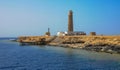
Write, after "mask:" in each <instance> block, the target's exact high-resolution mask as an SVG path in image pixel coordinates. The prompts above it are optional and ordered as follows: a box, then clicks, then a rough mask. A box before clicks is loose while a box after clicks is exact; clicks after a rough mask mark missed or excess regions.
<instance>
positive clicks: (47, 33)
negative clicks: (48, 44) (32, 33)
mask: <svg viewBox="0 0 120 70" xmlns="http://www.w3.org/2000/svg"><path fill="white" fill-rule="evenodd" d="M45 35H46V36H50V28H48V32H46V33H45Z"/></svg>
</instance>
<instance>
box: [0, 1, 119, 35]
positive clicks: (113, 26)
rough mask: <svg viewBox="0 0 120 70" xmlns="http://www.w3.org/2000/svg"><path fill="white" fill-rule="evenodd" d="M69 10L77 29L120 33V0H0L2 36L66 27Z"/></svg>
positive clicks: (36, 33)
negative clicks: (71, 12)
mask: <svg viewBox="0 0 120 70" xmlns="http://www.w3.org/2000/svg"><path fill="white" fill-rule="evenodd" d="M69 10H72V11H73V18H74V21H73V22H74V30H75V31H85V32H86V33H87V34H88V33H89V32H91V31H95V32H97V34H107V35H116V34H117V35H118V34H120V0H0V37H9V36H12V37H14V36H16V37H17V36H21V35H37V36H38V35H44V33H45V32H46V31H47V29H48V27H49V28H50V31H51V33H52V35H54V34H56V33H57V32H58V31H67V24H68V12H69Z"/></svg>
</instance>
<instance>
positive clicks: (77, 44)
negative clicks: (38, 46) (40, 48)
mask: <svg viewBox="0 0 120 70" xmlns="http://www.w3.org/2000/svg"><path fill="white" fill-rule="evenodd" d="M58 41H59V42H58ZM48 45H51V46H60V47H69V48H76V49H84V50H89V51H96V52H106V53H111V54H112V53H117V54H120V36H109V37H108V36H92V37H91V36H86V37H85V36H83V37H77V36H76V37H72V36H71V37H58V40H54V41H52V42H51V43H49V44H48Z"/></svg>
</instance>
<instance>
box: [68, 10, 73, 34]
mask: <svg viewBox="0 0 120 70" xmlns="http://www.w3.org/2000/svg"><path fill="white" fill-rule="evenodd" d="M68 32H73V12H72V10H70V11H69V14H68Z"/></svg>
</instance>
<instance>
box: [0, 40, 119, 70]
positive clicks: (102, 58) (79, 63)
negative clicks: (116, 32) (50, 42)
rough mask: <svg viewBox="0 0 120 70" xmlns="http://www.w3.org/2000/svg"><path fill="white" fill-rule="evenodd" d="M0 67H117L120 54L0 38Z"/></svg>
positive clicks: (50, 69)
mask: <svg viewBox="0 0 120 70" xmlns="http://www.w3.org/2000/svg"><path fill="white" fill-rule="evenodd" d="M0 70H120V55H119V54H109V53H100V52H92V51H85V50H80V49H72V48H63V47H54V46H20V45H19V43H17V42H11V41H8V40H3V39H2V40H0Z"/></svg>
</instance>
